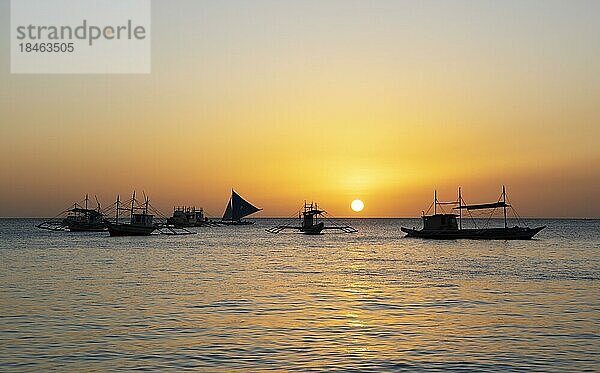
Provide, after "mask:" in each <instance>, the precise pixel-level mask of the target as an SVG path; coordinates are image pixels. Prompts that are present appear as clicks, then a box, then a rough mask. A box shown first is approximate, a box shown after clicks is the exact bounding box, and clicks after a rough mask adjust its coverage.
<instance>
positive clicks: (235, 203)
mask: <svg viewBox="0 0 600 373" xmlns="http://www.w3.org/2000/svg"><path fill="white" fill-rule="evenodd" d="M231 210H232V215H233V216H232V220H240V219H241V218H243V217H244V216H248V215H250V214H254V213H255V212H258V211H260V210H261V209H260V208H258V207H256V206H254V205H252V204H251V203H250V202H248V201H246V200H245V199H243V198H242V197H241V196H240V195H239V194H237V193H236V192H235V191H233V190H232V191H231Z"/></svg>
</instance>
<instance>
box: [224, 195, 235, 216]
mask: <svg viewBox="0 0 600 373" xmlns="http://www.w3.org/2000/svg"><path fill="white" fill-rule="evenodd" d="M231 211H232V209H231V198H229V201H228V202H227V207H226V208H225V213H224V214H223V220H233V219H232V217H233V215H232V213H231Z"/></svg>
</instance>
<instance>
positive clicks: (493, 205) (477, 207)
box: [454, 201, 510, 210]
mask: <svg viewBox="0 0 600 373" xmlns="http://www.w3.org/2000/svg"><path fill="white" fill-rule="evenodd" d="M496 207H510V205H509V204H508V203H506V202H504V201H500V202H494V203H480V204H477V205H464V206H457V207H454V209H461V210H482V209H494V208H496Z"/></svg>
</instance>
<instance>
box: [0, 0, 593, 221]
mask: <svg viewBox="0 0 600 373" xmlns="http://www.w3.org/2000/svg"><path fill="white" fill-rule="evenodd" d="M9 14H10V12H9V1H8V0H0V29H1V30H2V35H1V36H0V49H1V50H2V51H3V52H2V53H0V216H5V217H13V216H53V215H55V214H56V213H58V212H60V211H62V210H63V209H64V208H66V207H67V206H68V205H70V204H72V203H73V202H75V201H80V200H82V199H83V196H84V195H85V194H86V193H89V194H90V195H97V196H98V198H99V199H100V200H101V201H102V202H103V204H104V205H108V204H110V203H112V202H113V201H114V200H115V197H116V195H117V194H120V195H121V196H127V195H130V194H131V192H132V191H133V190H136V191H138V193H140V192H142V191H144V192H145V193H146V194H148V195H149V196H150V199H151V203H152V204H153V205H154V206H155V207H157V208H159V209H160V210H162V211H164V212H165V213H168V212H170V211H171V209H172V206H173V205H195V206H197V207H198V206H202V207H204V209H205V211H207V213H208V214H209V215H211V216H219V215H221V214H222V213H223V210H224V208H225V204H226V202H227V199H228V197H229V194H230V191H231V188H232V187H233V188H235V189H236V191H238V192H239V193H240V194H241V195H242V196H244V197H245V198H247V199H248V200H250V201H251V202H252V203H254V204H256V205H257V206H260V207H262V208H263V209H264V210H263V211H262V212H261V213H260V214H258V216H284V217H285V216H292V215H294V214H295V212H296V211H297V210H298V209H299V207H300V206H301V205H302V203H303V201H304V200H309V201H310V200H315V201H318V202H319V204H320V205H321V206H322V207H324V208H325V209H326V210H328V211H329V212H330V213H331V214H332V215H333V216H340V217H342V216H349V217H411V216H419V215H420V213H421V211H422V210H424V209H426V208H427V207H428V206H429V204H430V203H431V200H432V197H433V191H434V189H437V190H438V195H439V196H440V199H443V200H451V199H455V198H456V191H457V188H458V187H459V186H461V187H462V191H463V197H464V199H465V200H466V201H467V202H472V203H477V202H486V201H494V200H495V199H496V198H497V197H498V195H499V193H500V190H501V186H502V185H506V186H507V189H508V194H509V198H510V200H511V201H512V202H513V204H514V205H515V206H516V207H517V211H518V212H519V214H520V215H521V216H531V217H590V218H600V199H599V198H596V194H597V193H598V190H600V165H599V164H600V147H599V146H598V138H599V137H600V102H599V97H600V43H598V35H600V22H598V17H599V15H600V2H598V1H547V0H545V1H502V2H498V1H395V0H394V1H384V0H380V1H348V0H340V1H334V0H325V1H322V0H320V1H308V0H302V1H275V0H273V1H262V0H261V1H231V0H226V1H179V0H176V1H158V0H155V1H152V30H151V32H152V72H151V73H150V74H140V75H17V74H10V52H9V39H8V38H9V31H10V19H9ZM355 198H359V199H362V200H363V201H364V203H365V209H364V210H363V211H362V212H361V213H354V212H353V211H352V210H351V209H350V202H351V201H352V200H353V199H355Z"/></svg>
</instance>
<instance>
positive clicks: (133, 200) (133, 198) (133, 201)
mask: <svg viewBox="0 0 600 373" xmlns="http://www.w3.org/2000/svg"><path fill="white" fill-rule="evenodd" d="M134 204H135V190H134V191H133V197H131V222H132V223H133V206H134Z"/></svg>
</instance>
